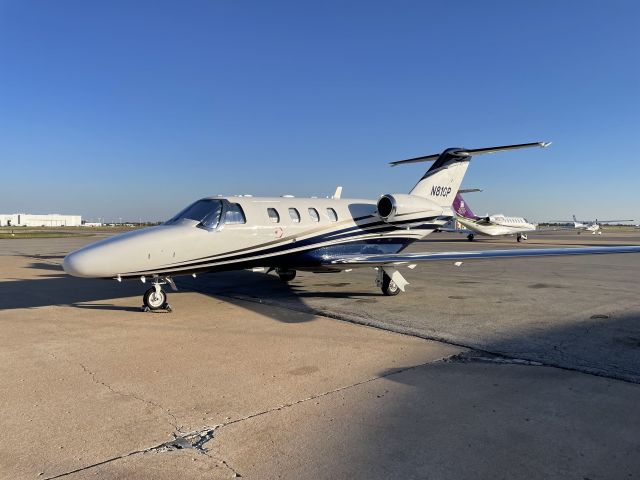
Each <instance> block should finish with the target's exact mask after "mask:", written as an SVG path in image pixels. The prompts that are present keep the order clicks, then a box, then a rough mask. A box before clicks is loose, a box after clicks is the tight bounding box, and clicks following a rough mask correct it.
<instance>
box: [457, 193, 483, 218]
mask: <svg viewBox="0 0 640 480" xmlns="http://www.w3.org/2000/svg"><path fill="white" fill-rule="evenodd" d="M453 210H454V212H456V215H458V216H460V217H464V218H469V219H471V220H476V219H477V218H478V217H477V216H476V215H474V214H473V212H472V211H471V209H470V208H469V205H468V204H467V202H466V201H465V200H464V198H462V195H460V193H457V194H456V197H455V198H454V199H453Z"/></svg>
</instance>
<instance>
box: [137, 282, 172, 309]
mask: <svg viewBox="0 0 640 480" xmlns="http://www.w3.org/2000/svg"><path fill="white" fill-rule="evenodd" d="M143 301H144V306H145V307H146V308H148V309H149V310H160V309H161V308H163V309H166V310H170V309H171V307H169V304H168V303H167V294H166V293H165V291H164V290H157V291H156V288H155V287H151V288H150V289H149V290H147V291H146V292H145V293H144V297H143ZM167 307H168V308H167Z"/></svg>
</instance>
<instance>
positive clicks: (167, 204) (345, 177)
mask: <svg viewBox="0 0 640 480" xmlns="http://www.w3.org/2000/svg"><path fill="white" fill-rule="evenodd" d="M638 31H640V3H639V2H637V1H631V0H629V1H615V0H612V1H606V2H605V1H577V0H576V1H557V0H549V1H530V2H514V1H506V0H505V1H498V2H477V1H464V2H455V1H437V2H436V1H434V2H427V1H384V2H378V1H369V0H368V1H362V2H355V1H354V2H343V1H335V2H331V1H324V2H311V1H308V2H307V1H291V2H278V1H270V2H249V1H218V2H216V1H173V2H163V1H135V2H132V1H105V2H91V1H85V0H78V1H65V0H60V1H48V0H43V1H29V0H26V1H25V0H3V1H1V2H0V112H1V114H0V165H1V169H0V213H5V212H6V213H10V212H17V211H23V212H31V213H47V212H62V213H80V214H82V215H83V216H84V217H86V218H91V219H96V218H97V217H102V218H115V219H117V218H118V217H123V218H127V219H132V220H137V219H138V218H140V217H142V218H143V219H162V218H167V217H169V216H170V215H172V214H173V213H175V212H176V211H178V210H179V209H180V208H181V207H183V206H184V205H185V204H187V203H189V202H191V201H192V200H194V199H197V198H199V197H203V196H207V195H214V194H218V193H221V194H237V193H252V194H254V195H280V194H285V193H289V194H294V195H307V196H308V195H328V194H330V193H332V191H333V189H334V188H335V186H336V185H337V184H341V185H344V188H345V191H344V196H348V197H361V198H375V197H377V196H378V195H380V194H382V193H389V192H406V191H408V189H410V188H411V187H412V186H413V184H414V183H415V180H416V179H417V178H418V177H419V176H420V175H421V174H422V173H423V169H424V168H425V166H423V165H415V166H406V167H398V168H394V169H391V168H389V167H388V166H387V165H386V163H387V162H388V161H391V160H397V159H402V158H407V157H412V156H417V155H421V154H430V153H436V152H438V151H441V150H442V149H443V148H445V147H449V146H465V147H469V148H476V147H484V146H493V145H500V144H509V143H521V142H528V141H538V140H548V141H553V142H554V143H553V145H552V146H551V147H550V148H548V149H546V150H538V149H536V150H531V151H522V152H515V153H502V154H496V155H492V156H484V157H478V158H476V159H474V160H473V161H472V163H471V167H470V169H469V173H468V174H467V177H466V179H465V182H464V183H465V186H467V187H480V188H483V189H484V190H485V191H484V193H479V194H473V197H470V198H469V199H468V201H469V203H470V205H471V206H472V207H473V209H474V210H476V211H477V212H480V213H487V212H489V213H497V212H502V213H506V214H511V215H525V216H527V217H530V218H532V219H537V220H543V219H556V218H566V217H570V215H571V214H572V213H576V214H577V215H579V216H580V217H596V216H597V217H599V218H603V217H611V216H613V217H629V218H635V219H640V188H638V183H639V178H640V175H639V174H640V166H639V161H640V153H639V148H638V145H639V143H640V53H639V47H640V41H639V40H638Z"/></svg>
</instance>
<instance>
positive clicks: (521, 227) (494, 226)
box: [453, 189, 537, 242]
mask: <svg viewBox="0 0 640 480" xmlns="http://www.w3.org/2000/svg"><path fill="white" fill-rule="evenodd" d="M477 191H479V190H477V189H472V190H460V191H459V192H458V193H457V194H456V197H455V199H454V200H453V210H454V211H455V212H456V221H457V222H458V223H459V224H460V225H462V226H463V227H465V229H467V231H469V234H468V235H467V239H469V241H470V242H471V241H473V239H474V238H475V236H476V235H477V234H479V235H486V236H489V237H495V236H504V235H515V236H516V240H517V241H518V242H520V241H522V240H526V239H527V233H528V232H533V231H534V230H536V228H537V225H535V224H534V223H531V222H528V221H527V219H526V218H522V217H507V216H505V215H503V214H501V213H497V214H494V215H487V216H484V217H478V216H477V215H474V213H473V212H472V211H471V208H469V204H468V203H467V202H466V201H465V200H464V198H462V195H461V193H462V192H465V193H466V192H477ZM465 233H466V232H465Z"/></svg>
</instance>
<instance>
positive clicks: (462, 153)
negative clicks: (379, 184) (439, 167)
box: [390, 142, 551, 167]
mask: <svg viewBox="0 0 640 480" xmlns="http://www.w3.org/2000/svg"><path fill="white" fill-rule="evenodd" d="M549 145H551V142H534V143H520V144H517V145H504V146H502V147H488V148H475V149H467V148H450V149H447V150H446V152H447V153H448V154H449V155H452V156H456V157H472V156H474V155H484V154H485V153H495V152H502V151H505V150H517V149H519V148H531V147H542V148H544V147H548V146H549ZM440 155H442V154H441V153H436V154H433V155H426V156H423V157H415V158H409V159H407V160H398V161H395V162H390V165H391V166H392V167H395V166H396V165H404V164H406V163H419V162H433V161H435V160H437V159H438V158H439V157H440Z"/></svg>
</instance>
